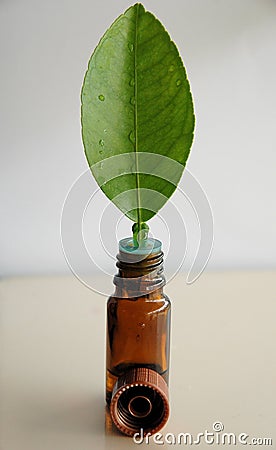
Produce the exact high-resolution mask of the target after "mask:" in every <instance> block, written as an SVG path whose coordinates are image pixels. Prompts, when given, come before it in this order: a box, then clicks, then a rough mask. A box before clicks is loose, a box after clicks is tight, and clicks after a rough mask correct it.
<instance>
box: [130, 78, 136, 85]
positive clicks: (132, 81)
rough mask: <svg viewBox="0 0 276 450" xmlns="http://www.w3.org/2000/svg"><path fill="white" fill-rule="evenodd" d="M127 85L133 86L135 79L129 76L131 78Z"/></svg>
mask: <svg viewBox="0 0 276 450" xmlns="http://www.w3.org/2000/svg"><path fill="white" fill-rule="evenodd" d="M129 85H130V86H134V85H135V80H134V78H131V80H130V82H129Z"/></svg>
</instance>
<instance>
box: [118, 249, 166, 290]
mask: <svg viewBox="0 0 276 450" xmlns="http://www.w3.org/2000/svg"><path fill="white" fill-rule="evenodd" d="M116 266H117V267H118V269H119V270H118V274H117V275H115V277H114V281H113V282H114V284H115V286H116V291H115V295H116V296H118V297H123V298H132V297H141V296H144V295H150V296H151V295H154V296H155V295H156V294H160V293H162V291H163V286H164V285H165V283H166V281H165V277H164V274H163V252H162V251H158V252H155V253H154V252H152V253H150V254H149V255H141V254H135V253H129V252H124V251H122V250H120V251H119V253H118V255H117V263H116Z"/></svg>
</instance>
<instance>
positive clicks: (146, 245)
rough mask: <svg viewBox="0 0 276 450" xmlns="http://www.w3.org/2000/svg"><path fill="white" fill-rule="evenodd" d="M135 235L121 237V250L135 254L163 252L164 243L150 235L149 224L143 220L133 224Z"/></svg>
mask: <svg viewBox="0 0 276 450" xmlns="http://www.w3.org/2000/svg"><path fill="white" fill-rule="evenodd" d="M132 232H133V237H132V238H131V237H128V238H124V239H121V240H120V241H119V250H120V251H123V252H126V253H132V254H135V255H149V254H150V253H159V252H161V247H162V243H161V242H160V241H159V240H158V239H153V238H149V237H148V233H149V226H148V225H147V224H146V223H144V222H142V223H141V224H138V223H134V224H133V226H132Z"/></svg>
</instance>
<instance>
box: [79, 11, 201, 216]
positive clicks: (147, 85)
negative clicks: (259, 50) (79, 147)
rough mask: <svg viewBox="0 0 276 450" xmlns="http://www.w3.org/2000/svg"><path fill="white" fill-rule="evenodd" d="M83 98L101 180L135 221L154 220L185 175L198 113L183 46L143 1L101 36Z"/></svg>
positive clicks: (88, 149)
mask: <svg viewBox="0 0 276 450" xmlns="http://www.w3.org/2000/svg"><path fill="white" fill-rule="evenodd" d="M81 100H82V109H81V116H82V137H83V143H84V148H85V154H86V157H87V160H88V163H89V165H90V167H91V171H92V173H93V175H94V177H95V179H96V181H97V183H98V184H99V186H100V187H101V189H102V190H103V192H104V193H105V194H106V195H107V197H108V198H109V199H110V200H111V201H113V203H114V204H115V205H116V206H117V207H118V208H119V209H120V210H121V211H123V213H124V214H125V215H126V216H128V217H129V218H130V219H131V220H133V221H135V222H138V223H139V224H141V222H145V221H147V220H149V219H151V218H152V217H153V216H154V215H155V214H156V213H157V211H158V210H159V209H160V208H161V207H162V206H163V205H164V204H165V203H166V201H167V199H168V198H169V197H170V196H171V195H172V193H173V192H174V190H175V189H176V186H177V184H178V182H179V180H180V178H181V175H182V172H183V170H184V167H185V164H186V161H187V158H188V156H189V152H190V148H191V145H192V140H193V131H194V112H193V102H192V96H191V93H190V86H189V82H188V80H187V76H186V72H185V69H184V66H183V63H182V60H181V58H180V56H179V53H178V50H177V48H176V46H175V44H174V43H173V42H172V41H171V39H170V37H169V35H168V33H167V31H166V30H165V29H164V27H163V25H162V24H161V23H160V22H159V21H158V20H157V19H156V18H155V17H154V16H153V14H151V13H150V12H148V11H145V9H144V7H143V5H141V4H135V5H134V6H131V7H130V8H129V9H128V10H127V11H126V12H125V13H124V14H123V15H121V16H119V17H118V18H117V20H116V21H115V22H114V23H113V24H112V25H111V27H110V28H109V29H108V30H107V31H106V33H105V35H104V36H103V37H102V39H101V41H100V43H99V45H98V46H97V48H96V49H95V51H94V53H93V54H92V56H91V58H90V61H89V65H88V70H87V72H86V75H85V79H84V83H83V87H82V94H81Z"/></svg>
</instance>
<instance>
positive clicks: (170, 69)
mask: <svg viewBox="0 0 276 450" xmlns="http://www.w3.org/2000/svg"><path fill="white" fill-rule="evenodd" d="M173 71H174V65H173V64H172V65H171V66H170V67H169V72H173Z"/></svg>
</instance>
